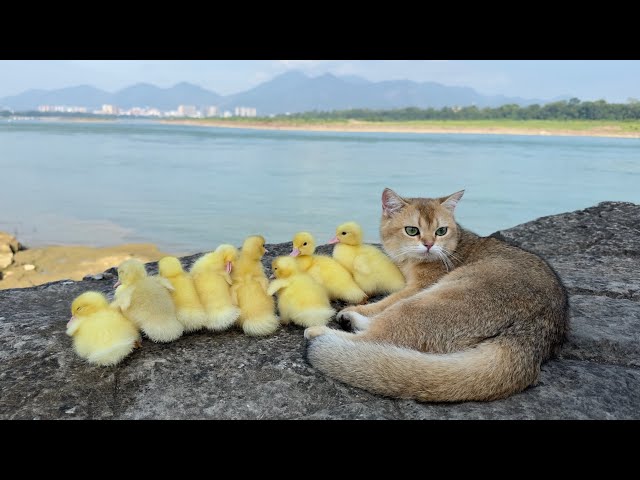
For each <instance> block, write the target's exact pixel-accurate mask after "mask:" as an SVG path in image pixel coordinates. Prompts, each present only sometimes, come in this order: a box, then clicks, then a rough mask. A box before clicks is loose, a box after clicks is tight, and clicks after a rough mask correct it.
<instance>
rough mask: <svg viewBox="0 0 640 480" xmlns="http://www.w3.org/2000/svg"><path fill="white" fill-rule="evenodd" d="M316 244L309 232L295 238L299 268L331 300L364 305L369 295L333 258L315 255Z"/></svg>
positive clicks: (294, 255)
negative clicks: (320, 287)
mask: <svg viewBox="0 0 640 480" xmlns="http://www.w3.org/2000/svg"><path fill="white" fill-rule="evenodd" d="M315 249H316V242H315V239H314V238H313V235H311V234H310V233H309V232H298V233H296V234H295V236H294V237H293V251H292V252H291V256H292V257H296V260H297V263H298V267H300V269H301V270H302V271H303V272H307V273H308V274H309V275H311V276H312V277H313V279H314V280H315V281H316V282H318V283H319V284H321V285H322V286H323V287H324V288H325V289H326V290H327V293H328V294H329V298H330V299H331V300H336V299H338V300H344V301H345V302H348V303H363V302H364V301H366V299H367V294H366V293H364V291H363V290H362V289H361V288H360V287H359V286H358V284H357V283H356V282H355V280H354V279H353V277H352V276H351V273H349V270H347V269H346V268H344V267H343V266H342V265H341V264H340V263H338V262H337V261H336V260H334V259H333V258H331V257H328V256H325V255H314V254H313V252H314V251H315Z"/></svg>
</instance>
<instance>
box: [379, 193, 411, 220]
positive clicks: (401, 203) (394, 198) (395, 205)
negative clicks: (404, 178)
mask: <svg viewBox="0 0 640 480" xmlns="http://www.w3.org/2000/svg"><path fill="white" fill-rule="evenodd" d="M407 205H408V204H407V202H406V201H405V200H404V198H402V197H401V196H400V195H398V194H397V193H396V192H394V191H393V190H391V189H390V188H385V189H384V191H383V192H382V214H383V215H386V216H387V217H391V216H393V215H395V214H396V213H398V212H399V211H400V210H402V209H403V208H404V207H406V206H407Z"/></svg>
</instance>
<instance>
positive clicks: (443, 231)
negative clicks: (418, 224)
mask: <svg viewBox="0 0 640 480" xmlns="http://www.w3.org/2000/svg"><path fill="white" fill-rule="evenodd" d="M447 230H448V229H447V227H440V228H439V229H437V230H436V235H437V236H439V237H442V236H443V235H446V234H447Z"/></svg>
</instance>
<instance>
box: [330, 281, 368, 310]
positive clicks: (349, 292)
mask: <svg viewBox="0 0 640 480" xmlns="http://www.w3.org/2000/svg"><path fill="white" fill-rule="evenodd" d="M329 293H330V296H331V298H332V299H333V300H336V299H337V300H344V301H345V302H347V303H353V304H356V305H358V304H361V303H362V302H364V301H365V300H366V299H367V294H366V293H364V291H363V290H362V289H361V288H360V287H358V286H357V285H356V286H355V287H353V288H349V289H343V290H336V291H331V292H329Z"/></svg>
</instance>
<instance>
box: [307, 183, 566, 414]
mask: <svg viewBox="0 0 640 480" xmlns="http://www.w3.org/2000/svg"><path fill="white" fill-rule="evenodd" d="M463 193H464V190H463V191H460V192H457V193H454V194H452V195H449V196H447V197H441V198H403V197H401V196H400V195H398V194H397V193H395V192H394V191H393V190H391V189H388V188H387V189H385V190H384V192H383V194H382V218H381V221H380V236H381V239H382V245H383V248H384V250H385V251H386V252H387V253H388V255H389V256H390V257H391V258H392V259H393V260H394V262H395V263H396V264H397V265H398V267H399V268H400V269H401V271H402V273H403V274H404V276H405V278H406V280H407V285H406V287H405V288H404V289H403V290H401V291H399V292H396V293H393V294H391V295H389V296H387V297H386V298H384V299H383V300H381V301H379V302H376V303H371V304H367V305H357V306H351V307H347V308H345V309H343V310H341V311H340V312H339V313H338V315H337V320H338V322H339V323H340V324H341V325H342V326H343V327H344V326H347V327H349V328H350V329H352V330H354V331H355V333H350V332H346V331H341V330H336V329H330V328H328V327H325V326H321V327H317V326H316V327H310V328H307V329H306V330H305V338H306V339H307V340H308V341H307V346H306V358H307V360H308V361H309V362H310V363H311V365H313V366H314V367H315V368H317V369H318V370H320V371H321V372H323V373H325V374H326V375H329V376H330V377H333V378H336V379H338V380H340V381H342V382H345V383H348V384H350V385H353V386H356V387H360V388H363V389H366V390H369V391H371V392H374V393H379V394H382V395H386V396H390V397H398V398H410V399H415V400H419V401H426V402H459V401H489V400H496V399H500V398H506V397H508V396H510V395H512V394H514V393H517V392H520V391H522V390H524V389H525V388H527V387H528V386H530V385H532V384H535V383H536V382H537V380H538V376H539V374H540V366H541V364H542V363H543V362H545V361H546V360H548V359H549V358H552V357H553V356H555V355H556V354H557V353H558V351H559V349H560V347H561V345H562V343H563V341H564V339H565V337H566V334H567V331H568V328H569V317H568V308H569V305H568V298H567V293H566V290H565V288H564V286H563V285H562V282H561V281H560V279H559V277H558V276H557V274H556V273H555V272H554V270H553V269H552V268H551V267H550V266H549V265H548V264H547V263H546V262H545V261H544V260H543V259H541V258H540V257H538V256H536V255H534V254H533V253H530V252H527V251H525V250H522V249H520V248H518V247H516V246H512V245H509V244H507V243H505V242H504V241H502V240H499V239H497V238H494V237H481V236H478V235H476V234H475V233H473V232H471V231H469V230H466V229H464V228H462V227H461V226H460V225H459V224H457V223H456V221H455V218H454V210H455V207H456V205H457V204H458V202H459V201H460V199H461V198H462V195H463Z"/></svg>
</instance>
